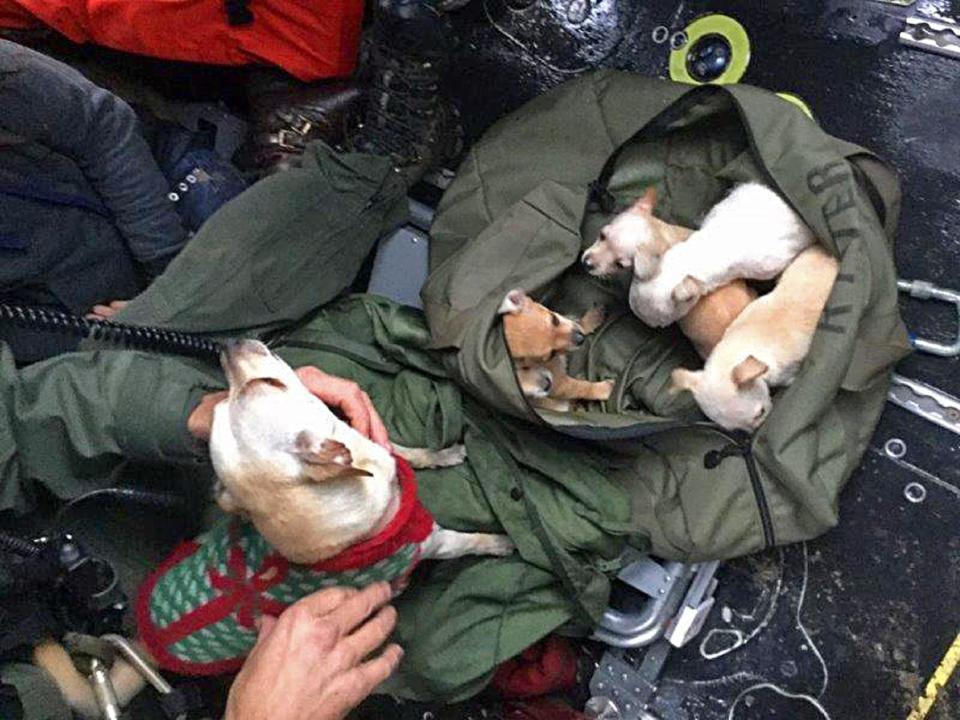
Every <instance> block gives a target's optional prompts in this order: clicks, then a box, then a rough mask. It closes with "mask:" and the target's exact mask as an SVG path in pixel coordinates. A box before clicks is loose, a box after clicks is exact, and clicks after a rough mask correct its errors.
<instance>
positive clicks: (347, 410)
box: [337, 388, 370, 437]
mask: <svg viewBox="0 0 960 720" xmlns="http://www.w3.org/2000/svg"><path fill="white" fill-rule="evenodd" d="M365 397H366V395H365V394H364V393H363V391H361V390H360V388H357V389H356V390H353V391H348V392H347V393H345V394H343V395H342V396H341V397H340V398H338V402H337V405H338V407H339V408H340V412H342V413H343V414H344V415H345V416H346V418H347V421H348V422H349V423H350V426H351V427H352V428H353V429H354V430H356V431H357V432H358V433H360V434H361V435H363V436H364V437H370V411H369V410H368V409H367V406H366V404H365V403H364V398H365Z"/></svg>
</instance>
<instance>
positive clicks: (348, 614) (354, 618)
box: [324, 583, 393, 637]
mask: <svg viewBox="0 0 960 720" xmlns="http://www.w3.org/2000/svg"><path fill="white" fill-rule="evenodd" d="M392 595H393V593H392V591H391V590H390V585H389V584H387V583H375V584H373V585H369V586H368V587H366V588H364V589H363V590H361V591H360V592H358V593H357V594H356V595H354V596H353V597H351V598H350V599H349V600H347V601H346V602H343V603H341V604H340V606H339V607H337V608H335V609H333V610H331V611H330V612H329V613H328V614H327V615H326V617H325V618H324V619H325V620H326V621H327V622H330V623H333V624H334V626H335V627H336V628H337V632H338V633H339V635H340V637H345V636H346V635H348V634H349V633H350V632H352V631H353V629H354V628H355V627H357V626H358V625H359V624H360V623H362V622H363V621H364V620H366V619H367V618H368V617H370V615H372V614H373V613H374V612H375V611H377V610H379V609H380V608H381V607H383V606H384V605H386V604H387V603H388V602H390V598H391V597H392Z"/></svg>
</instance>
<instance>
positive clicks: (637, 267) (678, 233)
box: [580, 185, 693, 280]
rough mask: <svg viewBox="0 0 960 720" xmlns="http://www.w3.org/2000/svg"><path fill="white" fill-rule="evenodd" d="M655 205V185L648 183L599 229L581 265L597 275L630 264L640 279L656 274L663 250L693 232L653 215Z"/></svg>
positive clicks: (582, 258) (581, 260) (614, 270)
mask: <svg viewBox="0 0 960 720" xmlns="http://www.w3.org/2000/svg"><path fill="white" fill-rule="evenodd" d="M656 205H657V189H656V187H654V186H652V185H651V186H650V187H648V188H647V190H646V192H645V193H644V194H643V196H641V197H640V199H638V200H637V201H636V202H635V203H634V204H633V205H631V206H630V207H629V208H627V209H626V210H624V211H623V212H622V213H620V214H619V215H617V216H616V217H614V218H613V220H611V221H610V222H609V223H607V224H606V225H604V226H603V227H602V228H601V229H600V235H599V236H598V237H597V240H596V242H594V243H593V245H591V246H590V247H588V248H587V249H586V250H585V251H584V252H583V255H582V256H581V258H580V262H581V263H582V264H583V267H584V269H585V270H586V271H587V272H588V273H590V274H591V275H595V276H597V277H604V276H606V275H612V274H614V273H616V272H619V271H621V270H628V269H631V268H632V269H633V275H634V277H636V278H639V279H641V280H649V279H650V278H652V277H653V276H654V275H656V274H657V271H658V270H659V269H660V258H661V257H663V254H664V253H665V252H666V251H667V250H669V249H670V248H672V247H673V246H674V245H676V244H677V243H681V242H683V241H684V240H686V239H687V238H688V237H690V233H692V232H693V230H691V229H690V228H685V227H683V226H681V225H671V224H670V223H668V222H664V221H663V220H661V219H660V218H658V217H656V216H655V215H654V214H653V209H654V208H655V207H656Z"/></svg>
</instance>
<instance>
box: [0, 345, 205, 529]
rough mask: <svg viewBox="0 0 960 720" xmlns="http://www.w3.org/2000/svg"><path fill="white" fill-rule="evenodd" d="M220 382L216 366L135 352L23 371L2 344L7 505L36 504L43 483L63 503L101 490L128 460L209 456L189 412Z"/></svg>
mask: <svg viewBox="0 0 960 720" xmlns="http://www.w3.org/2000/svg"><path fill="white" fill-rule="evenodd" d="M222 383H223V380H222V376H221V375H220V372H219V369H218V368H215V367H213V366H210V367H209V368H203V369H199V368H198V367H195V366H192V365H190V364H188V363H185V362H184V361H182V360H180V359H179V358H174V357H169V356H164V355H155V354H146V353H138V352H131V351H110V350H108V351H102V352H96V353H72V354H67V355H61V356H58V357H56V358H52V359H50V360H47V361H45V362H41V363H36V364H34V365H30V366H28V367H26V368H22V369H17V368H16V367H15V365H14V361H13V357H12V355H11V353H10V351H9V349H8V348H7V347H6V345H0V511H3V510H11V509H13V510H16V511H18V512H26V511H28V510H30V509H31V499H32V495H33V493H32V486H33V484H35V483H40V484H42V485H43V486H45V487H46V488H47V489H49V490H50V491H51V492H52V493H53V494H54V495H56V496H58V497H60V498H63V499H67V498H72V497H75V496H77V495H79V494H80V493H82V492H85V491H87V490H89V489H91V488H95V487H100V486H102V485H103V484H104V483H105V482H107V481H108V479H109V477H110V472H111V470H113V469H114V468H115V467H116V465H117V464H118V463H120V462H121V461H122V460H123V459H124V458H129V459H135V460H145V461H150V462H171V463H186V462H205V461H206V458H207V451H206V446H205V445H204V444H203V443H202V442H199V441H198V440H197V439H196V438H194V437H193V436H191V435H190V433H189V432H188V431H187V418H188V417H189V415H190V413H191V412H192V411H193V410H194V408H195V407H196V406H197V404H198V403H199V402H200V400H201V398H202V397H203V396H204V394H205V393H207V392H209V391H210V390H212V389H216V388H218V387H222Z"/></svg>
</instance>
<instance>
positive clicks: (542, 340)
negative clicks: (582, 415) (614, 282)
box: [498, 289, 613, 412]
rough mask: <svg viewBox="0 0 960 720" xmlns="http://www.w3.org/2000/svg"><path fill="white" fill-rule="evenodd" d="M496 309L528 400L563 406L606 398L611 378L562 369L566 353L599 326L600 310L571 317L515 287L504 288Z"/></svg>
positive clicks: (550, 406)
mask: <svg viewBox="0 0 960 720" xmlns="http://www.w3.org/2000/svg"><path fill="white" fill-rule="evenodd" d="M498 312H499V314H500V315H502V316H503V332H504V337H505V338H506V343H507V350H508V352H509V353H510V357H511V358H513V361H514V367H515V369H516V371H517V379H518V380H519V381H520V389H521V390H522V391H523V394H524V395H525V396H526V397H528V398H529V399H530V400H531V401H532V402H533V404H534V405H536V406H537V407H542V408H545V409H548V410H556V411H558V412H568V411H569V410H570V406H571V401H574V400H608V399H609V398H610V393H611V392H613V383H612V382H610V381H609V380H605V381H602V382H590V381H588V380H578V379H577V378H573V377H570V376H569V375H568V374H567V359H566V353H567V352H569V351H570V350H573V349H575V348H577V347H579V346H580V345H582V344H583V340H584V338H585V337H586V336H587V335H589V334H590V333H592V332H593V331H594V330H596V329H597V328H598V327H600V325H601V324H602V322H603V311H602V310H599V309H594V310H591V311H589V312H588V313H587V314H586V315H584V316H583V317H582V318H581V319H580V322H574V321H573V320H570V319H569V318H565V317H563V316H562V315H559V314H557V313H555V312H553V311H552V310H550V309H549V308H547V307H545V306H543V305H541V304H540V303H538V302H536V301H535V300H533V299H531V298H530V297H529V296H528V295H527V294H526V293H525V292H524V291H523V290H519V289H518V290H511V291H510V292H509V293H507V295H506V297H505V298H504V299H503V303H501V305H500V309H499V311H498Z"/></svg>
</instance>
